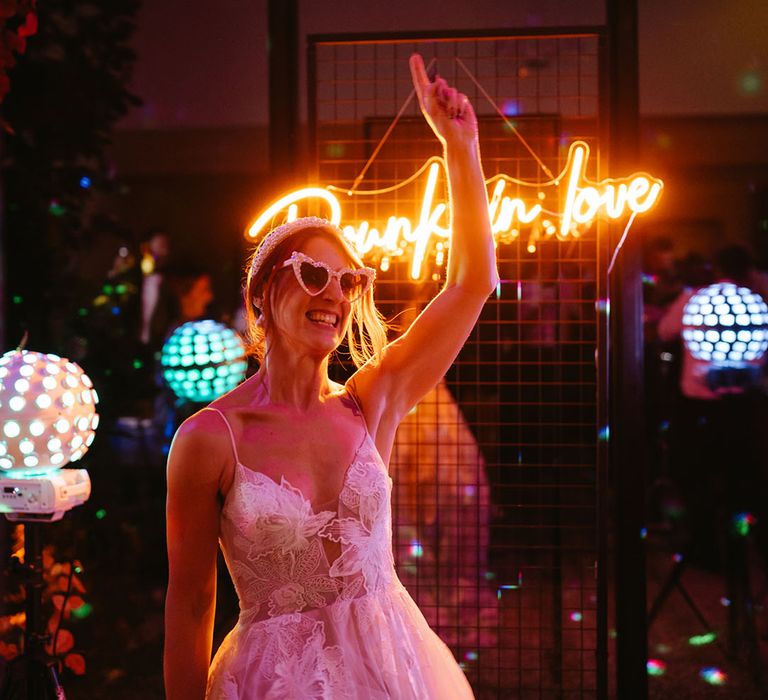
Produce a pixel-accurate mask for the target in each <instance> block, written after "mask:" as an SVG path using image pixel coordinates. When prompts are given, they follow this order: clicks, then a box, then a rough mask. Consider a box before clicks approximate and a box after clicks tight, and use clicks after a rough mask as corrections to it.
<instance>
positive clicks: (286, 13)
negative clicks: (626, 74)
mask: <svg viewBox="0 0 768 700" xmlns="http://www.w3.org/2000/svg"><path fill="white" fill-rule="evenodd" d="M267 14H268V32H269V34H268V39H267V41H268V55H269V162H270V168H271V175H272V179H273V181H274V182H275V184H276V186H282V185H283V184H285V182H286V181H288V180H289V179H291V176H294V178H295V172H296V167H297V165H298V145H299V61H298V38H297V37H298V25H299V20H298V3H297V0H269V2H268V7H267Z"/></svg>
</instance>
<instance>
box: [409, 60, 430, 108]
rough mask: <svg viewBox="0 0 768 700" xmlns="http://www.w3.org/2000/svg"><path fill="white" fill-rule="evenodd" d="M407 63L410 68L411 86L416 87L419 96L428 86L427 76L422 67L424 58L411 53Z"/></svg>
mask: <svg viewBox="0 0 768 700" xmlns="http://www.w3.org/2000/svg"><path fill="white" fill-rule="evenodd" d="M408 65H409V66H410V68H411V79H412V80H413V87H414V88H416V94H417V95H419V97H421V95H422V94H423V93H424V90H426V88H427V87H428V86H429V78H428V77H427V71H426V70H425V68H424V59H423V58H422V57H421V56H420V55H419V54H417V53H414V54H412V55H411V58H410V60H409V61H408Z"/></svg>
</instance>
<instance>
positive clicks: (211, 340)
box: [160, 320, 248, 403]
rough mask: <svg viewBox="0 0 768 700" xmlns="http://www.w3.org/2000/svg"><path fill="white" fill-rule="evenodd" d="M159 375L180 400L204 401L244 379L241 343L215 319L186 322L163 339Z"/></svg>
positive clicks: (246, 366) (245, 366)
mask: <svg viewBox="0 0 768 700" xmlns="http://www.w3.org/2000/svg"><path fill="white" fill-rule="evenodd" d="M160 366H161V367H162V371H163V378H164V379H165V381H166V383H167V384H168V386H169V387H170V388H171V390H172V391H173V393H174V394H176V396H178V397H179V398H180V399H183V400H186V401H193V402H195V403H207V402H209V401H213V400H214V399H216V398H218V397H219V396H221V395H222V394H225V393H226V392H228V391H230V390H231V389H234V388H235V387H236V386H237V385H238V384H239V383H240V382H242V381H243V379H245V372H246V370H247V369H248V361H247V359H246V356H245V345H244V344H243V341H242V339H241V338H240V336H239V335H238V334H237V333H236V332H235V331H233V330H232V329H231V328H227V326H225V325H224V324H222V323H217V322H216V321H209V320H206V321H190V322H188V323H185V324H183V325H181V326H179V327H178V328H177V329H176V330H175V331H174V332H173V333H172V334H171V335H170V337H169V338H168V340H166V341H165V345H163V351H162V354H161V356H160Z"/></svg>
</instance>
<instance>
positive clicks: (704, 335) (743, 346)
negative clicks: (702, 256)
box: [683, 282, 768, 366]
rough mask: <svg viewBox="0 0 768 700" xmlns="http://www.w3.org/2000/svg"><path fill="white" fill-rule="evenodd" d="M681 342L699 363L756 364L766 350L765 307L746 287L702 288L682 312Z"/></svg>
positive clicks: (721, 285) (767, 313) (726, 284)
mask: <svg viewBox="0 0 768 700" xmlns="http://www.w3.org/2000/svg"><path fill="white" fill-rule="evenodd" d="M683 339H684V340H685V344H686V346H687V348H688V350H689V351H690V353H691V354H692V355H693V356H694V357H695V358H696V359H698V360H704V361H706V362H712V363H714V364H720V365H734V366H736V365H743V364H746V363H748V362H755V361H757V360H759V359H760V358H761V357H762V356H763V355H764V354H765V351H766V349H768V306H766V304H765V302H764V301H763V298H762V297H761V296H760V295H759V294H755V293H754V292H752V291H751V290H749V289H747V288H746V287H738V286H737V285H735V284H732V283H729V282H721V283H718V284H712V285H710V286H709V287H704V288H703V289H700V290H698V291H697V292H696V293H695V294H694V295H693V296H692V297H691V298H690V300H689V301H688V303H687V304H686V305H685V308H684V309H683Z"/></svg>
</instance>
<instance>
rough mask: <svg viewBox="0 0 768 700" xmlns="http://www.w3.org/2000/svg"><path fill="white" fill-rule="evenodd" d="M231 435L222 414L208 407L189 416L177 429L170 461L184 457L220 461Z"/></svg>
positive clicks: (195, 459)
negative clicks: (219, 458)
mask: <svg viewBox="0 0 768 700" xmlns="http://www.w3.org/2000/svg"><path fill="white" fill-rule="evenodd" d="M228 444H229V435H228V430H227V426H226V424H225V422H224V420H222V416H221V415H220V414H219V412H218V411H216V410H211V409H210V408H208V407H206V408H204V409H202V410H200V411H198V412H197V413H195V414H194V415H192V416H190V417H189V418H187V419H186V420H185V421H184V422H183V423H182V424H181V425H180V426H179V428H178V430H177V431H176V435H175V436H174V438H173V443H172V445H171V452H170V454H169V463H171V462H172V461H173V460H174V458H177V459H178V458H179V457H182V458H183V460H184V461H187V460H188V459H189V458H190V457H191V458H193V461H195V462H200V461H211V460H210V458H212V460H213V461H218V459H217V457H220V456H223V455H224V454H226V453H225V449H228V448H227V446H228Z"/></svg>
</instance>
